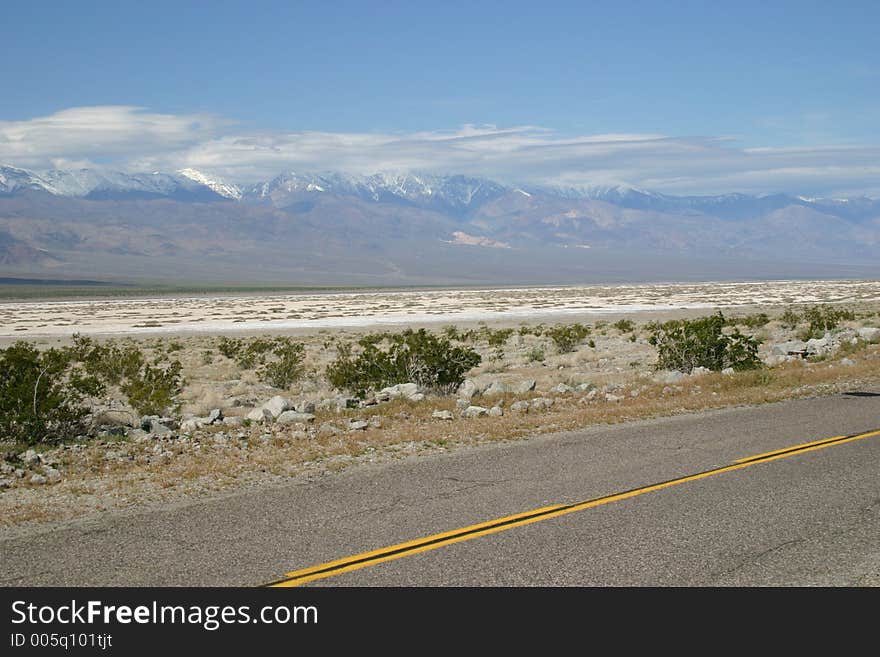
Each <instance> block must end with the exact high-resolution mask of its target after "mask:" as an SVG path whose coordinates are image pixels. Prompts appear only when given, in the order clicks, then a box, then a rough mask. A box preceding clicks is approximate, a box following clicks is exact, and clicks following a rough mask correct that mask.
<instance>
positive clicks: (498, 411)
mask: <svg viewBox="0 0 880 657" xmlns="http://www.w3.org/2000/svg"><path fill="white" fill-rule="evenodd" d="M502 415H504V409H503V408H501V407H500V406H493V407H492V408H490V409H489V417H501V416H502Z"/></svg>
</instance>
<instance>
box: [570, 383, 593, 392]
mask: <svg viewBox="0 0 880 657" xmlns="http://www.w3.org/2000/svg"><path fill="white" fill-rule="evenodd" d="M595 387H596V386H594V385H593V384H592V383H578V384H577V385H576V386H575V387H574V389H575V390H577V391H578V392H587V391H589V390H592V389H593V388H595Z"/></svg>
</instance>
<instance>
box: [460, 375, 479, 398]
mask: <svg viewBox="0 0 880 657" xmlns="http://www.w3.org/2000/svg"><path fill="white" fill-rule="evenodd" d="M479 394H480V386H478V385H477V384H476V382H475V381H474V380H473V379H465V380H464V381H463V382H462V384H461V385H460V386H459V387H458V396H459V397H460V398H462V399H473V398H474V397H476V396H477V395H479Z"/></svg>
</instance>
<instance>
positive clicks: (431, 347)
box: [327, 329, 481, 397]
mask: <svg viewBox="0 0 880 657" xmlns="http://www.w3.org/2000/svg"><path fill="white" fill-rule="evenodd" d="M383 343H384V344H385V345H387V346H383ZM358 346H359V347H360V351H359V353H357V354H355V353H354V352H353V350H352V347H351V345H341V346H340V348H339V353H338V355H337V357H336V360H335V361H334V362H333V363H331V364H330V365H329V366H328V367H327V379H328V380H329V381H330V383H331V384H332V385H333V386H335V387H336V388H338V389H341V390H350V391H352V392H354V393H355V394H356V395H357V396H359V397H364V396H366V393H367V391H368V390H370V389H374V390H378V389H380V388H384V387H387V386H391V385H396V384H398V383H408V382H414V383H418V384H419V385H420V386H422V387H424V388H429V389H432V390H435V391H437V392H440V393H448V392H452V391H453V390H455V389H456V388H457V387H458V386H459V385H461V383H462V381H464V376H465V374H466V373H467V371H468V370H470V369H471V368H473V367H476V366H477V365H479V364H480V360H481V358H480V355H479V354H478V353H477V352H476V351H474V350H473V349H471V348H469V347H455V346H453V345H452V343H451V342H450V341H449V340H448V339H447V338H443V337H438V336H435V335H432V334H431V333H429V332H428V331H426V330H425V329H419V330H418V331H414V330H412V329H407V330H406V331H403V332H402V333H395V334H390V335H389V334H386V335H385V336H382V339H376V335H375V334H374V335H367V336H365V337H363V338H361V339H360V340H359V341H358Z"/></svg>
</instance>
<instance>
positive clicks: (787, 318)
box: [779, 308, 801, 329]
mask: <svg viewBox="0 0 880 657" xmlns="http://www.w3.org/2000/svg"><path fill="white" fill-rule="evenodd" d="M800 321H801V316H800V315H798V313H797V311H796V310H795V309H794V308H786V309H785V312H783V313H782V315H780V316H779V322H780V323H781V324H782V326H783V328H787V329H793V328H796V327H797V325H798V324H799V323H800Z"/></svg>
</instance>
